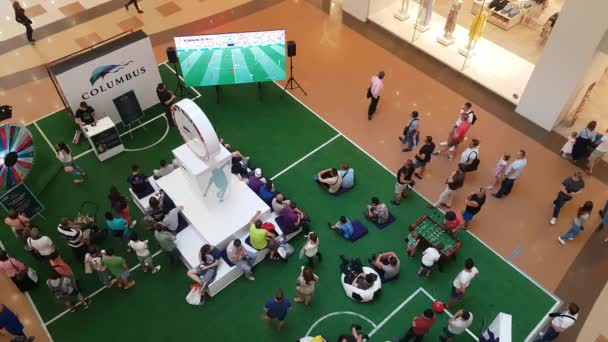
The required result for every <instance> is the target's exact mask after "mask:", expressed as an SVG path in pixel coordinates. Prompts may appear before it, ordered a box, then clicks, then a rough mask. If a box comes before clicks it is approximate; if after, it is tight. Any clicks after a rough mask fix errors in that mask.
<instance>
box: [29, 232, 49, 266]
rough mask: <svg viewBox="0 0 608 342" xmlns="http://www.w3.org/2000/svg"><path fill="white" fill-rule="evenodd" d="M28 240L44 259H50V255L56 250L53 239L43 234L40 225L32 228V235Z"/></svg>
mask: <svg viewBox="0 0 608 342" xmlns="http://www.w3.org/2000/svg"><path fill="white" fill-rule="evenodd" d="M26 241H27V245H28V246H29V247H30V248H31V249H32V250H34V251H35V252H36V254H38V255H39V256H40V257H41V258H42V259H44V260H48V259H49V257H50V255H51V254H52V253H53V252H54V251H55V250H56V248H55V245H54V244H53V240H51V239H50V238H49V237H48V236H46V235H42V234H41V233H40V229H39V228H38V227H34V228H32V231H31V232H30V237H28V238H27V240H26Z"/></svg>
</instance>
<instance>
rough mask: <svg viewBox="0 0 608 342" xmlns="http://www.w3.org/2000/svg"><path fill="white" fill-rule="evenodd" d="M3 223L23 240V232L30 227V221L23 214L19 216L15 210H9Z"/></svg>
mask: <svg viewBox="0 0 608 342" xmlns="http://www.w3.org/2000/svg"><path fill="white" fill-rule="evenodd" d="M4 223H6V224H7V225H8V226H10V227H11V228H12V229H13V232H14V233H15V234H16V235H17V236H18V237H20V238H22V239H25V238H26V236H25V235H24V232H25V231H26V230H27V228H29V227H30V219H29V218H27V216H25V215H23V214H19V213H18V212H17V210H15V209H12V208H11V209H9V210H8V213H7V214H6V218H5V219H4Z"/></svg>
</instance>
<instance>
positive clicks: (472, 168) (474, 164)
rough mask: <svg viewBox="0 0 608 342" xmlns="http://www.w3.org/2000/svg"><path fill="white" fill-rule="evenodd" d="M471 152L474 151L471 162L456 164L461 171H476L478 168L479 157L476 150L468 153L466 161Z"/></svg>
mask: <svg viewBox="0 0 608 342" xmlns="http://www.w3.org/2000/svg"><path fill="white" fill-rule="evenodd" d="M473 153H475V159H474V160H473V162H472V163H471V164H464V163H460V164H458V166H459V168H460V170H462V172H471V171H476V170H477V168H479V163H480V160H479V158H477V152H475V151H473V152H471V153H469V156H468V157H467V161H468V160H469V157H470V156H471V154H473Z"/></svg>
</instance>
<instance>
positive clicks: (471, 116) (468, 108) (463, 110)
mask: <svg viewBox="0 0 608 342" xmlns="http://www.w3.org/2000/svg"><path fill="white" fill-rule="evenodd" d="M462 114H466V115H467V121H468V122H470V123H471V125H472V124H474V123H475V113H474V112H473V105H472V104H471V102H465V103H464V105H463V106H462V107H460V116H459V117H458V120H456V126H458V125H460V122H461V121H462Z"/></svg>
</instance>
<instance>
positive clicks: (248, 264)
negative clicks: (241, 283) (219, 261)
mask: <svg viewBox="0 0 608 342" xmlns="http://www.w3.org/2000/svg"><path fill="white" fill-rule="evenodd" d="M226 256H227V257H228V260H230V262H231V263H233V264H235V265H236V266H237V267H238V268H240V269H242V270H243V271H244V272H245V278H247V279H248V280H251V281H254V280H255V277H254V276H253V271H252V268H253V264H254V263H255V258H256V253H254V252H250V251H248V250H247V249H245V246H243V243H242V242H241V240H240V239H234V240H232V241H231V242H230V243H229V244H228V247H226Z"/></svg>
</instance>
